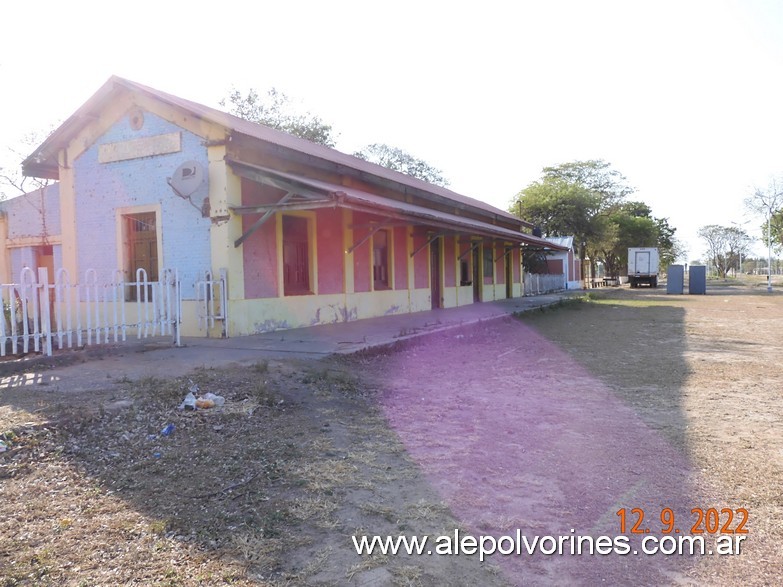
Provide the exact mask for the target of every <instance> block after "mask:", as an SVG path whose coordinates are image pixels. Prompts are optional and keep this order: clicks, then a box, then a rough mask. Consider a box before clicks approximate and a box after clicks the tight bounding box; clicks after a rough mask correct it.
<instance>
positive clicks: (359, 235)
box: [353, 212, 373, 293]
mask: <svg viewBox="0 0 783 587" xmlns="http://www.w3.org/2000/svg"><path fill="white" fill-rule="evenodd" d="M371 220H373V216H371V215H369V214H363V213H361V212H354V213H353V224H354V225H356V226H361V225H367V224H368V223H369V222H370V221H371ZM369 232H370V228H369V227H365V228H354V229H353V242H354V243H358V242H359V241H361V240H362V239H363V238H364V237H365V236H367V235H368V234H369ZM371 254H372V239H369V240H367V241H365V242H363V243H362V244H361V245H360V246H358V247H356V248H355V249H354V251H353V291H355V292H357V293H358V292H364V291H371V290H372V287H371V286H372V267H371V265H370V259H371Z"/></svg>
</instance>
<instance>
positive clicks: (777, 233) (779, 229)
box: [763, 210, 783, 253]
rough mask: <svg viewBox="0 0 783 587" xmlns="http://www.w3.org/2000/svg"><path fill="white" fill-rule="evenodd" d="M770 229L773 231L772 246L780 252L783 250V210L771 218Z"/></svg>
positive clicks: (765, 235) (765, 231)
mask: <svg viewBox="0 0 783 587" xmlns="http://www.w3.org/2000/svg"><path fill="white" fill-rule="evenodd" d="M770 231H771V233H772V239H771V242H772V246H773V248H774V249H775V250H776V251H777V252H778V253H780V252H781V251H783V210H778V211H777V212H775V213H774V214H773V215H772V219H771V220H770ZM763 233H764V240H766V239H767V227H766V226H765V227H764V230H763Z"/></svg>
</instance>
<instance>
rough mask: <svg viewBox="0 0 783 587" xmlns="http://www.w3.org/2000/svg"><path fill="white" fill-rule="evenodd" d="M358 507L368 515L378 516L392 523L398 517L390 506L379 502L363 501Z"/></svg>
mask: <svg viewBox="0 0 783 587" xmlns="http://www.w3.org/2000/svg"><path fill="white" fill-rule="evenodd" d="M359 509H360V510H362V511H363V512H364V513H365V514H368V515H373V516H380V517H382V518H383V519H384V520H386V521H387V522H390V523H392V524H393V523H394V522H395V521H396V520H397V518H398V517H399V516H398V515H397V514H396V513H395V511H394V510H393V509H392V508H390V507H388V506H385V505H383V504H380V503H363V504H361V505H360V506H359Z"/></svg>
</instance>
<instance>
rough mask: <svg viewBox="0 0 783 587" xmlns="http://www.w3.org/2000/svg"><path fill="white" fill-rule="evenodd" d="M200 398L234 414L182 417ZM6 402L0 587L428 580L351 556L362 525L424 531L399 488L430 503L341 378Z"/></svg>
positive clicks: (200, 381) (235, 375)
mask: <svg viewBox="0 0 783 587" xmlns="http://www.w3.org/2000/svg"><path fill="white" fill-rule="evenodd" d="M194 383H195V384H197V385H198V386H199V387H200V389H201V391H202V392H206V391H212V392H214V393H218V394H220V395H223V396H225V397H226V400H227V401H226V405H225V406H224V407H223V408H221V409H217V410H210V411H199V412H181V411H178V410H177V409H176V406H178V405H179V403H180V402H181V401H182V398H183V397H184V395H185V393H186V392H187V389H188V387H189V386H191V385H192V384H194ZM0 393H1V394H2V395H0V400H2V401H1V402H0V425H1V427H0V434H2V435H3V439H4V440H5V441H6V442H7V443H8V445H9V447H10V448H9V450H8V451H7V452H4V453H0V493H1V494H2V500H0V587H16V586H21V585H90V586H93V585H106V586H109V585H111V586H114V585H132V584H134V585H135V584H144V585H157V586H174V585H204V586H207V585H219V584H227V585H240V586H242V585H301V584H307V583H311V582H312V583H315V584H324V583H325V584H343V583H345V582H346V581H347V580H349V579H350V578H356V579H357V580H359V579H360V578H361V576H362V575H361V574H362V573H363V572H365V571H367V570H372V569H374V568H376V567H378V566H384V567H388V569H389V572H392V571H394V572H395V573H397V571H396V569H397V567H398V566H399V567H401V569H402V570H400V571H399V572H398V573H397V574H396V575H394V576H395V577H400V578H401V579H400V580H403V579H404V578H405V577H414V576H417V575H416V572H415V571H412V570H410V569H406V568H403V567H402V564H403V563H402V562H399V561H397V560H396V559H394V558H391V559H387V558H385V557H381V558H378V557H371V558H367V559H363V558H362V557H359V556H357V555H356V553H355V552H354V550H353V547H352V546H351V543H350V539H349V536H350V533H351V530H350V529H351V528H354V527H356V526H357V525H361V526H363V527H364V528H366V530H364V531H365V532H367V533H371V534H377V533H383V532H387V533H388V532H392V531H395V532H396V530H395V527H394V525H393V524H392V522H396V521H397V519H398V518H402V521H403V523H404V525H405V527H406V528H410V529H411V531H417V526H416V520H414V519H411V520H407V519H405V516H406V513H405V512H406V502H405V501H404V500H401V498H400V497H399V496H398V495H396V489H395V487H396V486H397V485H396V484H397V483H399V482H401V481H402V480H405V481H406V482H407V483H409V488H410V493H411V496H412V497H413V498H415V499H431V495H430V489H429V488H428V487H427V485H426V483H424V482H423V481H422V480H421V479H420V478H419V477H418V471H417V469H416V467H415V466H414V465H413V464H412V462H411V461H410V460H409V459H407V457H406V455H405V453H404V450H403V449H402V448H401V446H400V444H399V442H398V441H397V440H396V438H395V437H394V434H393V432H390V431H389V429H388V427H387V426H386V425H385V422H384V421H383V419H382V417H380V415H379V412H378V410H377V408H376V407H375V406H374V403H373V401H372V393H373V392H372V390H371V389H370V388H368V387H367V386H366V384H360V383H359V380H358V379H357V378H356V377H355V376H354V375H352V374H351V373H350V372H347V371H346V370H345V367H344V366H343V365H340V364H334V365H329V364H327V363H313V364H309V363H305V364H302V363H297V362H271V361H261V362H258V363H256V364H255V365H252V366H250V367H247V368H243V369H231V370H203V369H202V370H197V371H195V372H194V373H192V374H191V375H190V376H189V377H184V378H177V379H170V380H163V379H155V378H146V379H142V380H139V381H131V380H128V379H122V380H118V381H114V382H113V383H112V387H111V389H107V391H106V392H96V393H91V394H89V395H79V394H74V395H70V396H69V395H67V394H62V395H59V396H57V397H56V398H53V397H52V396H51V395H49V394H48V393H47V391H46V390H45V389H41V388H35V387H33V388H28V389H24V390H21V389H20V390H9V389H6V390H2V391H0ZM36 395H37V396H38V397H36ZM53 399H54V401H53ZM167 424H174V426H175V430H174V432H173V433H172V434H171V435H170V436H162V435H161V434H160V431H161V430H162V429H163V427H164V426H166V425H167ZM379 473H382V476H381V477H379V476H378V474H379ZM379 480H380V483H381V484H379ZM384 482H386V483H392V484H394V485H392V486H389V487H385V486H383V485H382V483H384ZM381 500H383V501H381ZM384 503H385V504H388V505H385V506H384V505H382V504H384ZM373 504H375V505H373ZM395 511H396V512H398V513H399V515H395V514H394V512H395ZM442 514H443V518H442V519H441V520H439V523H440V524H441V525H443V526H450V525H455V524H456V522H455V521H453V519H452V518H451V517H450V514H449V513H448V512H447V511H443V512H442ZM389 520H392V522H390V521H389ZM418 530H421V529H418ZM425 562H427V561H425ZM431 562H432V561H430V562H429V563H428V564H431ZM407 564H408V566H410V563H407ZM469 566H470V565H469ZM422 573H423V574H424V576H427V572H425V571H419V574H422ZM467 573H468V575H469V574H470V571H469V570H468V571H467ZM395 580H397V579H395ZM405 584H409V583H405Z"/></svg>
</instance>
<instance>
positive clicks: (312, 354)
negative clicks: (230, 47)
mask: <svg viewBox="0 0 783 587" xmlns="http://www.w3.org/2000/svg"><path fill="white" fill-rule="evenodd" d="M583 293H584V292H583V291H582V290H569V291H565V292H560V293H556V294H548V295H541V296H533V297H526V298H515V299H510V300H502V301H497V302H486V303H482V304H472V305H470V306H463V307H459V308H448V309H443V310H431V311H427V312H417V313H415V314H400V315H395V316H383V317H379V318H368V319H365V320H357V321H355V322H341V323H338V324H328V325H321V326H313V327H310V328H296V329H291V330H280V331H276V332H269V333H266V334H257V335H253V336H242V337H236V338H225V339H221V338H206V337H188V338H184V339H182V345H183V346H181V347H175V346H172V342H171V339H170V338H157V339H153V340H149V339H148V340H142V341H136V340H129V341H127V342H125V343H121V344H112V345H100V346H92V347H86V348H84V349H80V350H64V351H61V352H55V354H54V355H53V356H52V357H45V356H42V355H28V356H27V357H24V358H20V359H13V360H7V361H4V362H2V363H0V390H2V389H4V388H9V387H25V386H29V385H46V386H50V389H51V391H53V392H55V391H60V392H71V391H86V390H91V389H105V388H107V387H111V386H112V383H113V382H117V381H120V380H124V379H131V380H136V379H142V378H145V377H159V378H164V377H178V376H182V375H185V374H187V373H189V372H191V371H193V370H194V369H198V368H206V369H209V368H219V367H225V366H228V365H232V364H234V365H237V364H238V365H252V364H253V363H255V362H258V361H261V360H266V359H275V358H277V359H280V358H309V359H318V358H322V357H326V356H329V355H333V354H350V353H355V352H359V351H362V350H367V349H372V348H379V347H383V346H387V345H393V344H395V343H398V342H400V341H405V340H411V339H413V338H417V337H421V336H426V335H428V334H432V333H436V332H442V331H445V330H449V329H453V328H459V327H465V326H470V325H471V324H477V323H480V322H486V321H491V320H497V319H501V318H505V317H508V316H511V315H514V314H517V313H520V312H526V311H530V310H533V309H537V308H541V307H544V306H550V305H552V304H556V303H558V302H559V301H561V300H563V299H567V298H569V297H573V296H577V295H581V294H583Z"/></svg>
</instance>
